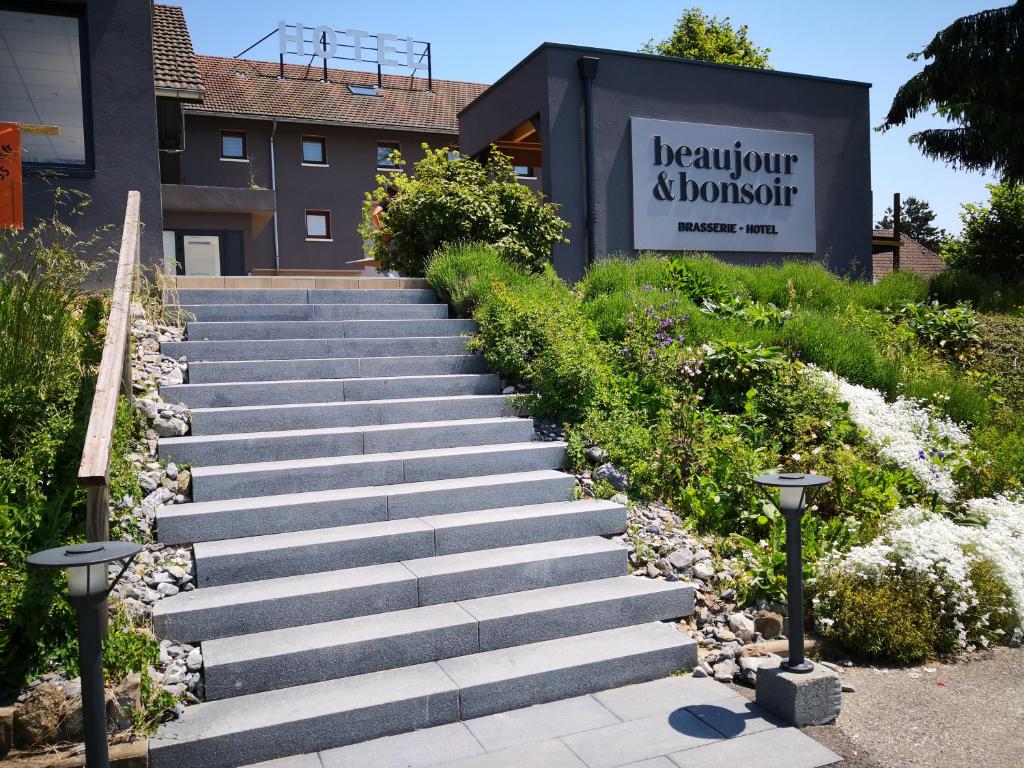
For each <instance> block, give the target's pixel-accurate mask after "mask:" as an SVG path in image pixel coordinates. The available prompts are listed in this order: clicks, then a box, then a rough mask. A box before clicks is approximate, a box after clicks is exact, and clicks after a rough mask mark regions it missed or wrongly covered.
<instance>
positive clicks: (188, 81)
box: [153, 5, 203, 98]
mask: <svg viewBox="0 0 1024 768" xmlns="http://www.w3.org/2000/svg"><path fill="white" fill-rule="evenodd" d="M153 81H154V83H155V85H156V87H157V90H161V89H163V90H169V91H177V92H178V93H179V95H185V96H191V98H201V97H202V94H203V84H202V81H201V80H200V79H199V71H198V70H197V69H196V55H195V52H194V51H193V50H192V38H191V37H190V36H189V33H188V25H187V24H186V23H185V14H184V12H183V11H182V10H181V8H180V7H178V6H176V5H154V6H153Z"/></svg>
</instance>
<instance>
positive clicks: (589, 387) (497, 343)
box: [427, 244, 609, 421]
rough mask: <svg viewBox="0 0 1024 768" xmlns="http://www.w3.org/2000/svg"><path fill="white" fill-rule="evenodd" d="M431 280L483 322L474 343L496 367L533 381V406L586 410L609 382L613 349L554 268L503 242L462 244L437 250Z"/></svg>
mask: <svg viewBox="0 0 1024 768" xmlns="http://www.w3.org/2000/svg"><path fill="white" fill-rule="evenodd" d="M427 280H428V282H429V283H430V285H431V286H432V287H433V288H434V290H435V291H437V293H438V295H439V296H441V297H443V298H446V299H448V300H450V301H451V302H452V303H453V306H455V307H456V308H457V310H458V311H459V312H460V313H463V314H468V313H470V312H472V316H473V318H474V319H475V320H476V321H477V323H478V324H479V326H480V330H479V333H478V335H477V336H476V338H475V339H474V341H473V343H472V348H473V349H476V350H478V351H479V352H481V353H482V354H483V356H484V359H485V360H486V361H487V363H488V365H490V366H491V368H492V370H494V371H495V372H496V373H498V374H500V375H502V376H503V377H505V378H507V379H510V380H512V381H516V382H521V383H523V384H525V385H527V386H528V387H529V388H530V390H531V394H530V396H529V398H528V401H529V406H530V410H531V411H532V412H533V413H535V414H537V415H540V416H547V417H551V418H558V419H563V420H569V421H578V420H580V419H581V418H582V416H583V413H584V411H585V409H586V408H587V407H588V405H589V404H590V403H591V401H592V400H593V399H594V398H595V397H596V395H597V393H599V392H600V391H601V390H602V388H603V386H604V384H605V383H606V380H607V378H608V367H607V363H606V362H605V361H606V359H607V358H608V354H609V352H608V349H607V347H606V345H605V344H604V343H603V342H602V341H601V340H600V339H599V338H598V336H597V334H596V333H595V332H594V330H593V326H591V324H590V323H589V322H588V320H587V318H586V316H585V315H584V313H583V311H582V310H581V309H580V306H579V300H578V299H577V298H576V296H575V295H574V294H573V293H572V291H570V290H569V288H568V287H567V286H566V285H565V283H563V282H562V281H561V280H559V279H558V278H557V277H556V276H555V275H554V272H553V271H552V270H551V269H550V268H548V269H547V270H545V271H544V272H543V273H542V274H535V275H527V274H526V273H525V272H523V271H521V270H519V269H517V268H515V267H514V266H511V265H510V264H509V263H508V261H507V260H506V259H505V258H504V257H503V256H502V254H501V253H500V252H499V251H498V248H497V247H496V246H488V245H481V244H477V245H461V246H452V247H449V248H445V249H442V250H441V251H440V252H438V253H437V254H436V256H435V257H434V258H433V259H432V260H431V262H430V265H429V267H428V270H427Z"/></svg>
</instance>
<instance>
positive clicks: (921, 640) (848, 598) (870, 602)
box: [813, 572, 940, 664]
mask: <svg viewBox="0 0 1024 768" xmlns="http://www.w3.org/2000/svg"><path fill="white" fill-rule="evenodd" d="M813 590H814V592H815V594H816V595H817V600H818V601H819V602H818V609H817V611H816V613H817V615H818V616H819V619H818V621H817V625H818V629H819V631H821V632H822V634H824V635H825V636H826V637H828V638H830V639H832V640H835V641H836V642H837V643H839V644H840V645H841V646H842V647H844V648H845V649H846V650H848V651H850V652H851V653H855V654H857V655H858V656H862V657H864V658H865V659H868V660H870V661H881V662H886V663H890V664H891V663H896V664H917V663H919V662H922V661H924V660H925V659H927V658H929V657H930V656H932V655H933V654H934V652H935V648H934V644H935V638H936V637H937V636H938V635H939V634H940V621H939V618H938V616H936V615H935V614H934V613H933V612H932V609H931V607H930V606H931V604H932V601H931V598H930V591H929V588H928V587H927V586H926V585H924V584H921V583H919V582H918V581H917V580H914V579H910V578H907V579H903V580H900V581H890V580H886V579H879V580H878V581H876V582H866V581H862V580H858V579H854V578H851V577H848V576H844V575H841V574H839V573H832V572H828V573H825V574H822V575H820V576H818V578H817V579H816V580H815V582H814V587H813ZM823 615H824V616H827V617H829V620H828V621H822V620H821V617H822V616H823Z"/></svg>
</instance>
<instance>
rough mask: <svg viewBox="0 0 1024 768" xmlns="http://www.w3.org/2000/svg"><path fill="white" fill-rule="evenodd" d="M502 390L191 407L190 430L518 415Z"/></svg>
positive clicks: (218, 431)
mask: <svg viewBox="0 0 1024 768" xmlns="http://www.w3.org/2000/svg"><path fill="white" fill-rule="evenodd" d="M518 415H521V413H520V409H519V408H518V407H516V406H515V405H514V404H513V403H512V401H510V400H509V398H508V397H507V396H505V395H450V396H442V397H399V398H394V399H391V400H349V401H347V402H346V401H336V402H325V403H280V404H276V405H241V406H233V407H211V408H193V409H192V434H193V435H221V434H228V433H232V432H274V431H278V430H287V429H316V428H324V427H362V426H369V425H372V424H399V423H409V422H414V421H438V420H442V421H452V420H455V419H483V418H488V417H493V416H518Z"/></svg>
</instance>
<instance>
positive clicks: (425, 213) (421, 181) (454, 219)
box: [359, 144, 569, 276]
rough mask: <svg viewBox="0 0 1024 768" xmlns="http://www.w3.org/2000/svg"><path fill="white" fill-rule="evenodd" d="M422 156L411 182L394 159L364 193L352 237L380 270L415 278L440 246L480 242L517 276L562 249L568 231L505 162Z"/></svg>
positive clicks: (493, 155)
mask: <svg viewBox="0 0 1024 768" xmlns="http://www.w3.org/2000/svg"><path fill="white" fill-rule="evenodd" d="M423 149H424V152H425V156H424V158H423V159H422V160H420V161H419V162H417V163H416V165H415V166H414V168H413V172H412V174H411V175H410V174H407V173H406V171H405V168H404V163H403V162H402V161H401V158H400V157H399V158H397V159H398V163H399V170H397V171H394V172H392V173H389V174H382V175H379V176H378V177H377V181H378V184H379V186H378V188H377V189H376V190H374V191H373V192H367V193H366V199H365V202H364V203H363V220H362V223H361V224H360V226H359V231H360V233H361V234H362V236H363V237H364V238H366V239H367V240H368V241H370V242H371V243H372V245H371V255H372V256H373V257H374V258H376V259H377V261H378V262H379V263H380V267H381V268H382V269H394V270H397V271H398V272H400V273H401V274H403V275H409V276H420V275H423V274H424V271H425V269H426V260H427V259H428V258H429V257H430V255H431V254H432V253H433V252H434V251H435V250H437V249H438V248H439V247H441V246H442V245H445V244H449V243H460V242H482V243H489V244H491V245H493V246H494V247H495V248H496V249H497V250H498V251H499V252H500V253H501V254H502V255H503V256H505V258H506V259H508V260H509V261H510V262H512V263H513V264H516V265H518V266H520V267H522V268H523V269H524V270H526V271H528V272H540V271H542V270H543V269H544V266H545V264H547V263H548V262H549V261H550V259H551V248H552V246H554V245H555V244H556V243H563V242H568V240H567V239H566V238H565V236H564V235H563V232H564V231H565V229H566V228H567V227H568V226H569V224H568V222H566V221H564V220H563V219H561V218H559V216H558V215H557V213H556V212H557V209H558V206H556V205H553V204H551V203H547V202H545V201H544V198H543V195H541V194H540V193H537V192H534V191H533V190H531V189H530V188H529V187H526V186H525V185H523V184H521V183H520V182H519V180H518V178H517V177H516V174H515V170H514V169H513V166H512V162H511V160H510V159H509V158H508V157H506V156H505V155H503V154H501V153H500V152H498V151H497V150H495V149H492V151H491V152H490V153H489V155H488V158H487V160H486V161H485V162H483V163H478V162H477V161H475V160H472V159H470V158H468V157H463V156H462V155H459V154H458V153H452V152H450V150H449V149H448V148H441V149H430V148H429V147H428V146H427V145H426V144H424V145H423ZM390 185H394V187H396V188H397V190H398V192H397V195H396V196H395V197H394V198H393V199H392V200H391V203H390V205H389V206H388V209H387V211H386V212H385V213H383V214H382V220H383V225H384V228H383V229H382V230H379V231H378V230H377V229H376V228H375V227H374V226H373V222H372V220H371V218H370V216H371V213H372V212H373V209H374V207H375V206H376V205H377V203H378V201H380V200H382V199H384V198H385V197H386V189H387V187H388V186H390Z"/></svg>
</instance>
